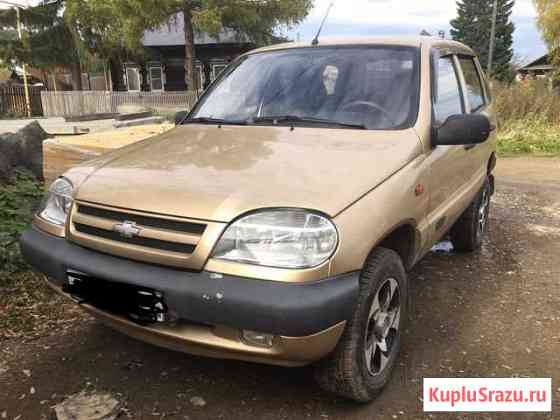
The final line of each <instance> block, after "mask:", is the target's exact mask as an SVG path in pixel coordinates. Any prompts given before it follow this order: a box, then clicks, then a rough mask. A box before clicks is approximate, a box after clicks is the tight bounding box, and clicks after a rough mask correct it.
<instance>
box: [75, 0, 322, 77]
mask: <svg viewBox="0 0 560 420" xmlns="http://www.w3.org/2000/svg"><path fill="white" fill-rule="evenodd" d="M66 4H67V7H68V10H67V14H68V15H69V16H71V17H72V19H73V20H75V21H76V22H78V23H79V25H78V27H79V28H81V29H80V33H81V34H82V35H83V34H86V33H87V32H88V31H89V33H90V34H91V35H95V36H98V37H99V39H100V40H103V45H106V46H108V47H109V49H110V50H111V51H114V49H115V48H119V47H123V48H126V49H127V50H128V51H133V52H136V53H138V52H139V51H141V44H142V37H143V35H144V31H145V30H147V29H156V28H158V27H160V26H161V25H165V24H166V23H169V22H170V21H172V20H173V19H177V18H179V19H182V23H183V26H184V36H185V82H186V84H187V86H189V87H192V86H194V59H195V52H194V34H195V33H196V32H206V33H208V34H210V35H214V36H216V35H218V34H219V33H220V31H221V30H222V29H223V28H228V29H230V30H233V31H235V32H237V33H238V34H239V35H240V36H243V37H247V38H248V39H249V40H251V41H253V42H255V43H257V44H265V43H268V42H271V41H273V40H274V39H275V37H274V32H275V29H276V28H277V27H278V26H280V25H286V26H292V25H295V24H297V23H299V22H301V21H302V20H303V19H304V18H305V17H306V16H307V14H308V13H309V11H310V9H311V7H312V5H313V0H66ZM84 5H85V7H84ZM86 11H87V12H86ZM88 26H89V29H87V27H88Z"/></svg>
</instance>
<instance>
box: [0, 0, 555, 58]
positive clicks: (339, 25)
mask: <svg viewBox="0 0 560 420" xmlns="http://www.w3.org/2000/svg"><path fill="white" fill-rule="evenodd" d="M9 1H11V2H13V3H19V4H24V5H29V4H36V3H37V0H9ZM330 2H331V0H315V7H314V9H313V10H312V12H311V14H310V15H309V16H308V17H307V19H306V20H305V22H304V23H302V24H301V25H299V26H298V27H297V28H294V29H293V30H292V31H290V32H288V33H287V35H288V36H290V37H291V38H293V39H296V38H297V37H298V35H299V37H300V38H301V39H302V40H306V39H307V40H311V39H312V38H313V36H314V35H315V32H316V31H317V28H318V27H319V24H320V22H321V19H322V18H323V16H324V14H325V12H326V10H327V8H328V6H329V4H330ZM0 7H3V6H2V5H1V3H0ZM456 14H457V6H456V4H455V0H336V1H335V3H334V7H333V9H332V11H331V15H330V18H329V20H328V22H327V24H326V26H325V29H324V30H323V34H324V35H325V36H329V35H330V36H349V35H356V36H360V35H415V34H419V33H420V31H422V29H426V30H427V31H428V32H430V33H432V34H437V32H438V31H439V30H446V31H447V33H449V29H450V26H449V21H450V20H451V19H453V18H454V17H455V16H456ZM535 15H536V13H535V8H534V6H533V0H516V2H515V7H514V9H513V21H514V23H515V25H516V30H515V33H514V52H515V55H516V59H519V60H521V61H523V62H526V61H530V60H531V59H534V58H537V57H540V56H541V55H543V54H544V53H545V52H546V47H545V45H544V43H543V41H542V39H541V37H540V34H539V31H538V29H537V27H536V25H535Z"/></svg>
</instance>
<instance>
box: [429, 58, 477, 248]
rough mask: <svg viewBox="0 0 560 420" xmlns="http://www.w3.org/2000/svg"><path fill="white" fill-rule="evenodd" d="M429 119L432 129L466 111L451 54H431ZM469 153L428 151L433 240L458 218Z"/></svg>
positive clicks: (453, 148) (461, 149) (457, 149)
mask: <svg viewBox="0 0 560 420" xmlns="http://www.w3.org/2000/svg"><path fill="white" fill-rule="evenodd" d="M431 67H432V114H433V117H432V120H433V125H434V127H437V126H439V125H441V124H443V123H444V122H445V121H446V120H447V118H448V117H450V116H452V115H457V114H463V113H465V111H466V105H465V100H464V97H463V91H462V88H461V78H462V75H461V73H460V70H459V65H458V59H457V57H456V56H455V55H454V54H446V55H440V53H439V51H437V50H434V51H433V53H432V66H431ZM468 153H469V150H467V148H465V146H437V147H434V148H432V149H431V150H430V152H429V156H428V162H429V166H430V175H429V192H430V204H429V215H428V222H429V223H430V226H431V237H432V241H437V240H438V239H440V238H441V237H442V236H443V235H444V234H445V233H446V232H447V231H448V230H449V228H450V227H451V226H452V224H453V223H454V222H455V220H456V219H457V218H458V217H459V216H460V214H461V211H462V210H463V209H459V208H458V206H457V205H456V203H457V199H458V197H459V196H460V195H461V194H462V193H463V191H464V190H465V189H466V188H467V183H468V180H469V179H470V175H471V171H472V168H471V163H470V162H469V161H468Z"/></svg>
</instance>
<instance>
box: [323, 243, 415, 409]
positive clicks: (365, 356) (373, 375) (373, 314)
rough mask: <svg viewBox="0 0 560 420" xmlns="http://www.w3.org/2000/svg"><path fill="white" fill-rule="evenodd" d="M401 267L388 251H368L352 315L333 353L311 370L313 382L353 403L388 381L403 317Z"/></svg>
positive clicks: (404, 283) (404, 294)
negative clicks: (315, 381)
mask: <svg viewBox="0 0 560 420" xmlns="http://www.w3.org/2000/svg"><path fill="white" fill-rule="evenodd" d="M407 287H408V286H407V279H406V272H405V269H404V266H403V264H402V261H401V259H400V257H399V256H398V255H397V253H395V252H394V251H392V250H389V249H385V248H378V249H376V250H374V251H373V252H372V254H371V255H370V256H369V258H368V261H367V262H366V265H365V267H364V269H363V270H362V275H361V277H360V294H359V297H358V302H357V305H356V309H355V312H354V315H353V317H352V319H351V320H350V321H348V324H347V325H346V329H345V330H344V333H343V335H342V337H341V339H340V342H339V343H338V345H337V348H336V349H335V351H334V353H333V354H332V355H331V356H329V358H328V359H326V360H324V361H323V362H321V364H320V365H318V366H317V369H316V379H317V382H318V383H319V385H320V386H321V387H322V388H323V389H325V390H327V391H329V392H331V393H334V394H337V395H340V396H342V397H345V398H349V399H352V400H355V401H359V402H369V401H371V400H373V399H374V398H375V397H376V396H377V395H378V394H379V393H380V392H381V391H382V389H383V388H384V387H385V385H386V384H387V383H388V382H389V379H390V377H391V373H392V371H393V368H394V367H395V364H396V360H397V356H398V353H399V349H400V342H401V332H402V331H403V329H404V324H405V320H406V306H407V305H406V303H407Z"/></svg>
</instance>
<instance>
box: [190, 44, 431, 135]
mask: <svg viewBox="0 0 560 420" xmlns="http://www.w3.org/2000/svg"><path fill="white" fill-rule="evenodd" d="M307 48H312V49H313V50H318V49H332V50H344V49H353V48H355V49H360V48H367V49H389V48H390V49H398V50H411V51H413V52H414V53H415V59H416V63H415V64H416V72H415V73H416V74H415V79H416V80H415V81H416V85H415V87H416V92H415V95H414V96H415V97H414V98H413V101H412V102H411V106H412V107H413V109H414V110H413V111H412V112H411V114H410V115H409V118H408V119H407V121H406V122H405V123H403V124H402V125H401V126H399V127H393V128H386V129H383V130H376V129H372V130H369V131H404V130H409V129H413V128H414V127H416V125H417V124H418V119H419V117H420V106H421V103H422V99H421V98H422V95H423V93H422V92H423V87H422V72H423V69H424V54H423V53H422V51H423V47H422V46H408V45H399V44H374V45H367V44H343V45H325V46H317V47H307ZM300 49H304V48H302V47H286V48H279V49H274V50H264V51H259V50H256V51H254V52H248V53H245V54H242V55H240V56H238V57H237V58H235V59H234V60H233V61H232V62H230V63H228V64H227V66H226V68H225V69H224V70H223V71H222V72H221V73H220V74H219V75H218V77H217V78H216V79H215V80H213V81H212V82H211V83H210V85H209V87H208V89H206V90H204V92H203V93H202V95H201V96H200V97H199V98H198V100H197V101H196V103H195V104H194V106H193V107H192V108H191V110H190V111H189V113H188V114H187V117H186V118H185V121H187V120H189V119H191V118H193V116H194V115H195V114H196V113H197V112H198V111H199V110H200V107H201V106H202V105H203V104H204V103H205V101H206V99H207V98H208V96H210V95H211V94H212V92H213V90H214V88H215V86H217V85H218V84H219V83H220V82H221V81H222V80H223V79H224V78H226V77H227V76H229V74H230V73H232V72H233V71H234V70H235V69H236V68H237V67H238V66H240V65H241V64H242V63H243V62H244V61H245V60H246V59H248V58H250V57H253V56H256V55H261V54H270V53H275V52H281V51H290V50H296V51H297V50H300Z"/></svg>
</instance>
